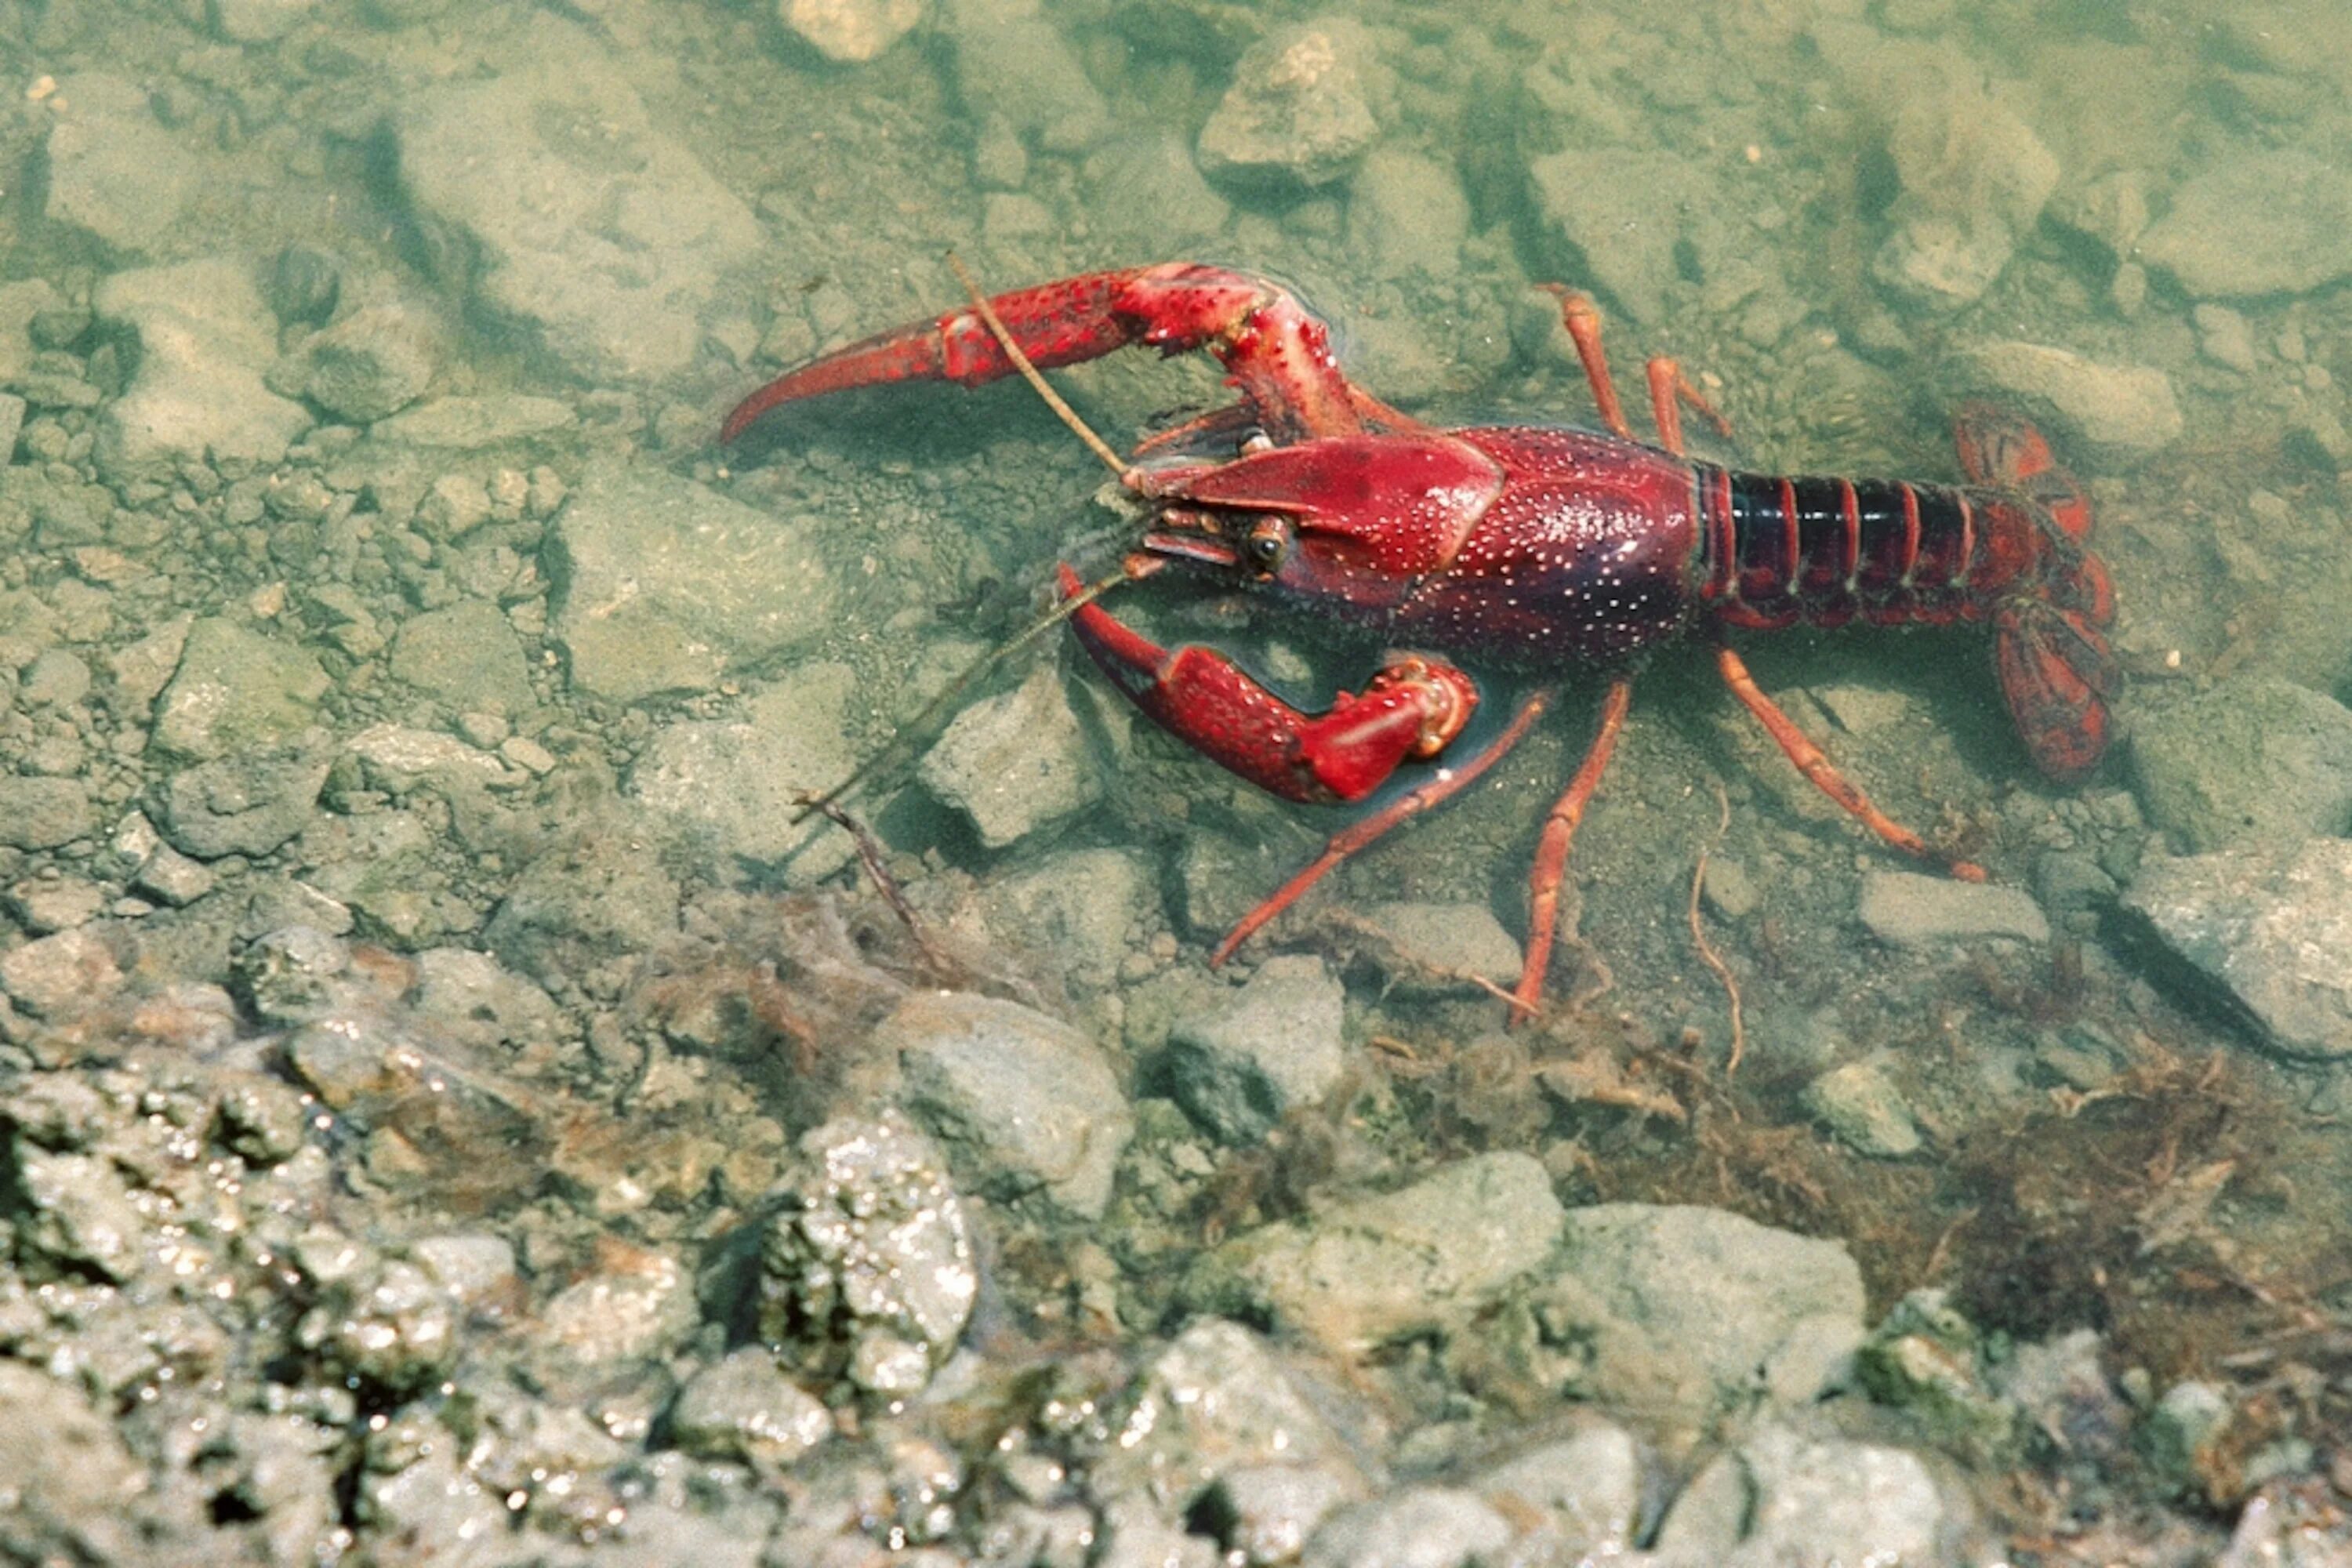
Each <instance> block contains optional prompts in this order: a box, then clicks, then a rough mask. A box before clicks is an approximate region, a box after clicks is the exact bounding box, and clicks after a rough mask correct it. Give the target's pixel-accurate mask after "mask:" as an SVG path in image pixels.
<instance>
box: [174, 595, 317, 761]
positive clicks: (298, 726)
mask: <svg viewBox="0 0 2352 1568" xmlns="http://www.w3.org/2000/svg"><path fill="white" fill-rule="evenodd" d="M326 692H327V672H326V671H325V670H323V669H321V668H319V661H318V660H317V659H316V658H312V657H311V656H310V653H309V652H307V651H306V650H304V649H302V648H299V647H295V646H294V645H293V644H291V643H285V642H280V641H278V639H276V638H274V637H264V636H262V635H261V634H260V633H258V632H254V631H248V630H247V629H246V628H245V627H243V626H238V625H236V624H235V623H234V622H230V621H224V620H218V619H210V618H208V619H205V620H201V621H198V622H196V623H195V624H194V626H190V627H189V628H188V634H187V640H186V641H185V643H184V645H183V646H182V648H181V653H180V662H179V667H178V668H177V669H176V670H175V671H174V672H173V676H172V681H171V684H170V685H169V686H168V687H166V688H165V689H164V690H163V705H162V707H161V708H160V709H158V710H157V711H156V715H155V723H154V729H153V731H152V735H153V740H154V743H155V744H156V745H157V746H158V747H160V748H162V749H163V751H165V752H170V753H172V754H173V755H175V756H179V757H184V758H186V759H188V760H190V761H192V762H200V763H201V762H211V761H213V760H215V759H220V758H228V757H232V756H234V755H236V754H239V753H247V752H253V751H256V750H260V749H267V748H269V747H273V746H281V745H284V744H285V743H286V742H289V741H293V740H296V739H298V738H299V737H301V736H302V734H303V732H304V731H306V730H308V729H309V728H310V724H311V723H312V721H314V720H315V719H316V717H317V715H318V704H319V700H320V698H321V697H323V696H325V695H326Z"/></svg>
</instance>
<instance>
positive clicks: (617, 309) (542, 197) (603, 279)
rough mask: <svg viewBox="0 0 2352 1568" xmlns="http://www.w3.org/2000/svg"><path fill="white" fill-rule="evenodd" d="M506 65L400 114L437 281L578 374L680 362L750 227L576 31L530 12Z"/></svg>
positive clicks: (679, 367) (609, 374)
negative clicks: (465, 293)
mask: <svg viewBox="0 0 2352 1568" xmlns="http://www.w3.org/2000/svg"><path fill="white" fill-rule="evenodd" d="M508 59H509V64H510V67H511V68H509V69H508V70H506V71H503V72H501V73H500V74H499V75H497V76H494V77H488V78H479V77H475V78H458V79H452V80H450V81H448V82H446V83H444V84H441V85H437V86H433V87H428V88H426V89H424V90H423V91H421V92H417V93H415V94H412V95H409V96H407V97H406V98H405V99H404V100H401V102H400V104H399V107H398V108H397V110H395V119H394V125H395V128H396V134H397V137H398V142H399V169H400V180H401V184H402V188H403V190H404V194H405V196H406V199H407V202H408V205H409V207H410V209H411V211H412V214H413V216H415V219H416V221H417V222H418V223H420V224H421V225H423V226H424V227H425V232H426V234H427V235H429V236H434V237H438V238H439V240H440V245H439V246H438V247H437V249H436V254H437V255H439V256H440V257H442V258H444V263H445V269H446V272H447V273H448V279H447V281H448V282H449V283H450V284H451V285H453V286H455V287H470V288H471V289H472V291H473V296H474V300H475V302H476V303H477V304H478V306H479V307H480V308H481V309H483V310H486V311H487V312H488V313H490V314H491V315H494V316H497V317H500V318H503V319H505V320H506V321H509V322H511V323H512V324H513V325H514V326H515V327H516V328H518V329H519V330H520V331H521V332H522V333H524V334H525V335H526V336H527V337H528V338H529V339H530V341H531V342H533V343H534V345H535V346H536V347H537V348H538V349H539V350H540V351H541V353H544V354H545V355H546V356H547V357H548V358H550V359H551V360H553V361H554V362H556V363H559V364H561V365H562V366H563V367H564V368H565V369H566V370H567V371H569V372H570V373H572V374H575V375H578V376H580V377H582V378H583V379H586V380H588V381H591V382H596V383H611V382H616V381H629V380H638V379H660V378H665V377H668V376H672V375H676V374H678V373H680V372H682V371H684V370H686V369H687V368H688V366H689V365H690V364H691V363H693V360H694V356H695V353H696V351H697V350H698V347H699V346H700V344H701V342H702V319H703V318H704V316H705V315H706V314H708V313H709V312H711V310H712V309H713V307H714V306H715V305H716V303H717V301H718V297H719V279H720V275H721V274H722V273H724V272H725V271H727V270H728V269H729V268H734V267H737V266H749V265H751V264H752V263H753V262H756V261H757V260H758V258H759V254H760V249H761V234H760V226H759V224H758V222H757V221H756V220H755V219H754V218H753V217H752V216H751V210H750V209H749V208H748V207H746V206H745V205H743V203H742V202H741V201H740V200H739V199H737V197H736V196H735V195H733V194H732V193H731V192H730V191H729V190H728V189H727V188H726V187H725V186H723V185H721V184H719V182H718V181H717V180H716V179H714V178H713V177H712V176H711V174H710V172H709V170H707V169H705V168H704V167H703V166H702V164H701V163H699V162H698V161H697V160H696V159H695V157H694V156H693V154H692V153H689V152H688V150H687V148H686V146H685V144H684V143H683V142H679V141H677V139H676V138H674V137H671V136H670V135H668V134H667V133H666V132H662V131H660V130H657V129H656V126H655V123H654V121H653V119H652V117H651V116H650V115H648V114H647V113H646V108H645V105H644V103H643V102H642V101H641V100H639V99H638V97H637V94H636V90H635V88H633V87H632V86H631V85H630V83H629V79H628V78H627V76H626V75H625V73H624V72H623V71H622V70H621V69H620V68H619V67H617V66H616V65H615V64H614V61H613V60H612V59H611V58H610V57H609V56H608V55H607V54H606V53H605V52H604V48H603V47H601V46H600V45H598V44H597V42H596V41H595V40H594V38H593V37H592V36H591V35H590V34H589V33H588V32H587V31H586V30H585V29H583V28H582V27H579V26H574V25H572V24H571V23H570V22H567V21H563V20H561V19H559V18H558V17H556V16H554V15H552V14H551V13H545V12H541V13H539V14H538V15H536V16H533V17H532V18H531V21H530V25H529V26H528V28H527V29H526V32H525V34H524V36H523V37H520V38H518V39H516V40H515V41H514V42H513V43H512V44H511V45H510V46H509V52H508Z"/></svg>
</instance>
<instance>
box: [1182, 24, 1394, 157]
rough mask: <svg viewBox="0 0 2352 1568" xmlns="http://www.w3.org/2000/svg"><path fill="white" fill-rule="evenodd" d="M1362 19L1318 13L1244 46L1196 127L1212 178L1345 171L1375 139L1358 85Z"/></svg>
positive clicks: (1364, 51) (1375, 124) (1377, 129)
mask: <svg viewBox="0 0 2352 1568" xmlns="http://www.w3.org/2000/svg"><path fill="white" fill-rule="evenodd" d="M1370 47H1371V44H1370V38H1369V37H1366V35H1365V33H1364V29H1363V27H1362V25H1361V24H1360V23H1357V22H1355V21H1352V20H1350V19H1349V18H1347V17H1343V16H1318V17H1316V18H1315V19H1314V20H1312V21H1309V22H1305V23H1301V24H1300V25H1299V26H1296V27H1291V28H1288V29H1286V30H1285V31H1283V32H1280V33H1276V34H1274V35H1272V36H1271V37H1265V38H1263V39H1260V40H1259V41H1258V42H1257V43H1255V44H1253V45H1251V46H1250V48H1249V51H1248V52H1247V53H1245V54H1244V55H1243V56H1242V58H1241V60H1240V63H1238V64H1237V65H1235V66H1234V83H1233V86H1232V87H1230V88H1228V89H1226V90H1225V96H1224V97H1223V99H1221V100H1218V103H1217V107H1216V108H1215V109H1213V110H1211V111H1210V113H1209V120H1208V123H1206V124H1205V125H1203V126H1202V127H1201V142H1200V158H1201V168H1202V172H1203V173H1205V174H1208V175H1209V176H1210V177H1211V178H1212V179H1223V180H1227V181H1231V182H1236V183H1239V184H1267V183H1273V184H1286V185H1291V186H1304V187H1307V188H1309V189H1311V188H1313V187H1315V186H1317V185H1324V184H1330V183H1331V182H1332V181H1334V180H1337V179H1339V178H1340V177H1341V176H1343V175H1345V174H1349V173H1350V172H1351V171H1352V170H1353V169H1354V168H1355V166H1356V163H1357V161H1358V160H1359V159H1360V158H1361V157H1362V156H1363V155H1364V153H1366V152H1367V151H1368V150H1369V149H1370V147H1371V145H1372V143H1373V142H1376V141H1378V140H1379V139H1380V134H1381V125H1380V121H1378V120H1377V119H1375V118H1374V117H1373V115H1372V110H1371V105H1370V103H1369V102H1368V101H1366V99H1365V95H1364V67H1365V64H1366V61H1367V59H1368V58H1369V56H1370Z"/></svg>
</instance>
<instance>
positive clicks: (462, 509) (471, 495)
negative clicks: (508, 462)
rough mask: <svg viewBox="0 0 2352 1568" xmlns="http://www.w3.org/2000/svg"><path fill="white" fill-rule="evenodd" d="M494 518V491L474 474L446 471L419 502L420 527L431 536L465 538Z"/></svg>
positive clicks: (418, 524) (451, 538)
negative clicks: (491, 496)
mask: <svg viewBox="0 0 2352 1568" xmlns="http://www.w3.org/2000/svg"><path fill="white" fill-rule="evenodd" d="M488 521H490V492H489V491H488V489H486V488H485V487H484V486H483V484H482V481H481V480H480V479H476V478H475V477H474V476H473V475H471V474H444V475H442V476H441V477H440V478H439V479H436V480H434V481H433V488H432V489H430V490H427V491H426V492H425V499H424V500H421V501H419V502H417V504H416V523H417V527H418V528H419V529H420V530H421V531H423V532H424V533H425V536H426V537H427V538H430V539H443V540H453V539H463V538H464V537H465V536H466V535H467V534H468V533H471V532H472V531H474V530H475V529H477V528H479V527H480V526H481V525H482V524H484V523H486V522H488Z"/></svg>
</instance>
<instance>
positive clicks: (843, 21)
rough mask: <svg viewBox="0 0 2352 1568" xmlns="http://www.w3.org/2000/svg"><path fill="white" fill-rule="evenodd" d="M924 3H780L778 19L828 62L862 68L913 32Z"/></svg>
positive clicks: (864, 0) (825, 0)
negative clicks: (838, 61)
mask: <svg viewBox="0 0 2352 1568" xmlns="http://www.w3.org/2000/svg"><path fill="white" fill-rule="evenodd" d="M923 10H924V5H923V0H776V15H777V16H778V18H779V19H780V20H781V21H782V23H783V24H784V26H786V27H788V28H790V29H791V30H792V32H793V34H794V35H795V36H797V37H799V38H800V39H801V40H802V41H803V43H806V44H807V45H808V46H809V47H811V48H813V49H815V50H816V51H817V52H818V53H819V54H821V55H823V56H824V58H827V59H831V60H841V61H843V62H845V63H847V64H851V65H859V64H863V63H864V62H866V61H867V60H870V59H874V58H877V57H879V56H880V55H881V53H882V52H883V51H884V50H885V49H887V48H888V47H890V46H891V45H893V44H895V43H897V42H898V40H899V39H900V38H903V37H906V36H907V35H908V33H910V32H913V31H914V29H915V24H916V23H918V22H919V21H921V20H922V19H923Z"/></svg>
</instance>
